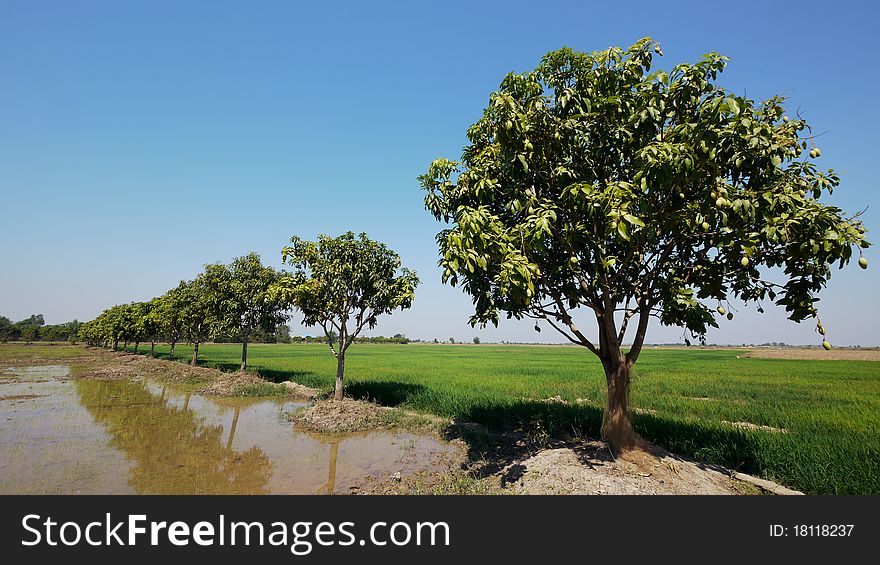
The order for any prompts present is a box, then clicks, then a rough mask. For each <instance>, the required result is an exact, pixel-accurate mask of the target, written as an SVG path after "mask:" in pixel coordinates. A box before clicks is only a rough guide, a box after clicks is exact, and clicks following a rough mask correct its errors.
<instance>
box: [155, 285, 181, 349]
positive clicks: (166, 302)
mask: <svg viewBox="0 0 880 565" xmlns="http://www.w3.org/2000/svg"><path fill="white" fill-rule="evenodd" d="M185 286H186V283H185V282H183V281H181V283H180V285H178V286H177V287H175V288H172V289H171V290H169V291H168V292H166V293H165V294H163V295H162V296H160V297H159V298H157V299H155V301H156V304H155V306H154V307H153V310H152V311H151V312H150V316H151V317H152V318H153V319H154V320H155V322H156V323H158V325H159V333H160V334H162V335H164V336H165V337H166V338H168V344H169V346H170V349H169V351H168V359H171V360H172V361H173V360H174V346H175V345H177V342H178V341H179V340H180V338H181V337H183V318H182V315H181V313H182V312H183V309H184V307H185V306H186V303H185V301H186V293H185V292H184V290H183V288H185Z"/></svg>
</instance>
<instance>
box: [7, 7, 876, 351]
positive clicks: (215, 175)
mask: <svg viewBox="0 0 880 565" xmlns="http://www.w3.org/2000/svg"><path fill="white" fill-rule="evenodd" d="M877 21H880V13H878V8H876V7H875V6H874V5H873V3H867V2H853V3H851V4H848V3H846V2H838V3H834V4H833V5H832V4H828V3H827V2H826V3H812V2H804V1H801V2H791V3H785V2H774V3H767V2H760V3H759V2H756V3H748V2H737V3H719V4H718V5H717V6H713V5H712V4H711V3H708V2H694V3H684V2H683V3H675V2H646V3H619V2H617V3H591V2H543V3H535V2H528V3H521V2H513V1H505V2H474V1H470V2H460V3H459V2H442V3H440V2H434V3H425V4H419V3H412V2H407V3H400V4H393V3H382V2H370V3H350V4H347V3H341V2H321V3H308V4H305V3H304V4H302V5H298V4H296V3H294V2H265V1H252V2H217V1H212V2H193V1H185V2H180V1H177V2H140V3H135V2H115V1H107V2H92V1H80V2H60V1H55V2H41V1H35V0H28V1H20V2H19V1H13V2H11V1H9V0H0V77H2V78H0V196H2V200H0V202H2V221H3V227H4V229H3V233H4V238H3V245H2V246H0V265H2V271H0V314H2V315H6V316H8V317H10V318H13V319H16V320H17V319H21V318H24V317H26V316H28V315H30V314H31V313H43V314H44V315H45V316H46V319H47V321H49V322H62V321H66V320H68V319H71V318H78V319H80V320H85V319H89V318H91V317H93V316H95V315H96V314H97V313H98V312H100V310H101V309H103V308H105V307H107V306H110V305H113V304H116V303H120V302H127V301H131V300H143V299H148V298H150V297H152V296H155V295H158V294H161V293H162V292H164V291H165V290H166V289H168V288H170V287H172V286H174V285H175V284H176V283H177V281H178V280H180V279H182V278H191V277H192V276H194V275H195V274H196V273H197V272H198V271H199V270H200V269H201V267H202V265H203V264H205V263H208V262H213V261H217V260H224V261H225V260H229V259H231V258H232V257H234V256H237V255H241V254H244V253H246V252H248V251H251V250H254V251H257V252H259V253H261V254H262V256H263V258H264V260H265V261H266V262H269V263H272V264H275V265H277V266H280V249H281V247H282V246H283V245H284V244H285V243H287V241H288V240H289V238H290V236H291V235H293V234H298V235H301V236H303V237H309V238H311V237H314V236H315V235H317V234H318V233H330V234H338V233H340V232H343V231H347V230H349V229H351V230H354V231H356V232H357V231H366V232H367V233H369V234H370V235H371V236H372V237H373V238H375V239H379V240H381V241H384V242H386V243H387V244H388V245H389V246H391V247H392V248H393V249H395V250H397V251H398V252H399V253H400V254H401V256H402V258H403V261H404V263H405V264H407V265H409V266H411V267H413V268H415V269H416V270H417V271H418V272H419V274H420V276H421V279H422V281H423V283H422V286H421V287H420V288H419V290H418V292H417V297H416V303H415V305H414V307H413V309H412V310H410V311H408V312H405V313H401V314H396V315H394V316H393V317H390V318H387V319H385V320H383V321H382V322H380V325H379V326H378V327H377V329H376V332H375V333H382V334H386V335H390V334H393V333H397V332H404V333H406V334H407V335H409V336H411V337H417V338H423V339H432V338H434V337H437V338H439V339H447V338H448V337H450V336H451V337H455V338H456V339H457V340H462V339H467V340H469V339H470V338H472V337H474V336H480V337H482V338H483V339H484V340H501V339H507V340H523V341H538V340H551V341H557V340H558V338H557V337H556V336H555V335H553V334H552V333H551V331H550V330H549V329H548V330H545V331H544V332H542V333H541V334H536V333H535V332H534V331H533V330H532V329H531V327H532V325H531V324H526V323H521V324H519V323H511V322H507V323H505V322H503V323H502V324H501V326H500V327H499V328H498V329H491V328H490V329H487V330H479V329H472V328H470V327H469V326H468V325H467V318H468V316H469V314H470V313H471V307H470V300H469V299H468V298H467V297H466V296H465V295H463V294H462V293H461V291H459V290H458V289H454V288H450V287H444V286H443V285H441V283H440V272H439V270H438V269H437V267H436V260H437V252H436V246H435V243H434V234H435V233H436V232H437V230H438V229H439V228H440V226H439V224H436V223H435V222H434V221H433V219H432V218H431V217H430V216H429V214H428V213H427V212H425V211H424V209H423V206H422V193H421V192H420V190H419V187H418V183H417V181H416V177H417V176H418V175H419V174H421V173H422V172H424V170H425V169H426V167H427V165H428V164H429V163H430V161H431V160H432V159H434V158H436V157H440V156H445V157H451V158H457V157H458V156H459V154H460V151H461V148H462V146H463V145H464V144H465V135H464V134H465V131H466V129H467V127H468V126H469V125H470V124H471V123H473V122H474V121H475V120H476V119H477V118H478V116H479V115H480V113H481V111H482V109H483V108H484V106H485V104H486V101H487V99H488V95H489V93H490V92H492V91H493V90H494V89H496V88H497V86H498V84H499V83H500V81H501V79H502V78H503V77H504V75H505V74H506V73H507V72H509V71H512V70H516V71H526V70H529V69H531V68H533V67H534V66H535V65H536V64H537V63H538V61H539V60H540V58H541V56H542V55H543V54H545V53H546V52H548V51H551V50H553V49H556V48H558V47H561V46H564V45H567V46H571V47H573V48H576V49H580V50H584V51H592V50H595V49H602V48H605V47H608V46H609V45H624V46H626V45H629V44H631V43H632V42H634V41H635V40H637V39H638V38H640V37H643V36H648V35H649V36H651V37H653V38H654V39H656V40H658V41H660V42H661V44H662V46H663V50H664V52H665V57H663V58H661V59H660V60H659V65H660V66H662V67H670V66H672V65H674V64H676V63H678V62H682V61H694V60H696V59H697V58H698V57H699V56H700V55H701V54H703V53H705V52H708V51H718V52H720V53H723V54H725V55H728V56H729V57H731V59H732V60H731V62H730V65H729V67H728V71H727V72H726V73H725V74H724V75H723V76H722V77H721V80H720V82H721V83H722V84H723V85H725V86H726V87H728V88H729V89H731V90H733V91H735V92H737V93H745V94H747V95H748V96H750V97H752V98H756V99H760V98H765V97H768V96H770V95H773V94H784V95H786V96H788V97H789V98H790V101H789V104H790V107H791V108H792V110H794V109H796V108H800V109H801V111H802V112H803V113H804V115H805V116H806V117H807V119H808V120H809V121H810V123H811V124H812V125H813V126H814V128H815V129H816V131H818V132H824V133H823V135H822V136H821V137H820V138H819V139H818V140H817V141H818V143H819V145H820V146H821V147H822V150H823V153H822V155H823V156H822V164H823V165H825V166H827V167H833V168H835V169H837V170H838V171H840V172H841V175H842V178H843V183H842V186H841V188H840V189H839V191H838V192H837V193H835V195H834V197H833V198H832V201H833V202H834V203H836V204H838V205H840V206H841V207H843V208H844V209H847V210H850V211H855V210H860V209H862V208H864V207H866V206H869V209H868V211H867V212H866V213H865V215H864V218H865V221H866V224H867V226H868V228H869V230H872V233H875V232H873V230H877V229H880V221H878V220H880V215H878V208H880V201H878V196H877V194H878V190H877V181H876V179H875V177H876V175H875V174H874V172H873V167H874V166H876V162H877V151H878V142H877V131H878V125H880V124H878V121H880V120H878V111H877V106H876V104H877V96H878V94H877V93H878V91H880V84H878V82H880V81H878V78H877V72H876V69H877V67H876V53H877V48H876V44H875V42H874V41H873V37H874V36H875V29H874V28H875V24H876V22H877ZM870 239H872V240H874V241H877V240H878V237H877V236H876V235H873V236H872V237H870ZM875 255H876V253H875V252H874V248H872V249H869V250H868V251H867V253H866V256H867V257H868V258H869V260H870V261H871V262H872V266H871V268H869V269H868V270H867V271H861V270H860V269H858V268H857V267H856V266H855V265H851V266H850V267H849V268H847V269H845V270H844V271H841V272H835V274H834V277H833V278H832V281H831V284H830V286H829V288H828V289H827V291H826V292H825V293H824V294H823V295H822V298H823V300H822V303H821V304H822V305H823V311H822V317H823V321H824V323H825V326H826V328H828V330H829V335H830V337H831V339H832V341H833V342H834V343H837V344H841V345H844V344H862V345H868V344H873V345H877V344H880V332H878V331H877V327H878V324H877V321H876V320H877V319H878V314H880V306H878V300H877V296H876V294H875V290H876V289H877V288H878V286H880V277H878V275H877V272H878V270H877V269H878V266H880V258H877V259H876V260H875V257H874V256H875ZM295 331H297V332H299V331H300V330H299V329H298V328H295ZM680 337H681V331H680V330H677V329H664V328H659V327H654V328H652V330H651V331H650V333H649V336H648V340H649V341H655V342H665V341H678V340H679V339H680ZM708 337H709V340H710V341H716V342H719V343H743V342H747V343H759V342H765V341H786V342H789V343H815V342H816V339H815V334H814V333H813V332H812V325H811V324H801V325H800V326H798V325H796V324H792V323H790V322H787V321H785V319H784V316H783V315H782V314H781V313H780V312H768V313H767V314H765V315H763V316H761V315H759V314H756V313H754V314H750V313H747V312H741V313H739V314H738V315H737V318H736V319H735V321H734V322H732V323H725V324H722V329H720V330H715V331H713V332H712V333H710V335H709V336H708Z"/></svg>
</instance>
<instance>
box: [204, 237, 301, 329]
mask: <svg viewBox="0 0 880 565" xmlns="http://www.w3.org/2000/svg"><path fill="white" fill-rule="evenodd" d="M205 281H206V283H207V288H208V292H209V293H210V294H212V295H213V296H215V297H216V308H217V313H216V321H215V328H214V329H215V333H216V334H217V335H223V336H234V337H236V338H238V339H241V340H243V341H248V340H249V338H250V336H251V334H253V333H254V332H255V331H257V330H262V331H264V332H267V333H269V332H274V331H275V330H276V328H277V327H278V326H279V325H280V324H283V323H284V322H285V321H286V320H287V315H286V314H285V311H286V310H287V309H288V308H289V307H290V304H289V303H288V302H285V301H284V300H283V299H282V297H281V296H280V295H279V294H278V293H273V292H270V290H271V289H272V288H273V286H274V285H276V284H277V283H278V282H279V274H278V273H276V272H275V269H273V268H272V267H268V266H264V265H263V264H262V263H261V262H260V256H259V255H257V254H256V253H249V254H248V255H245V256H243V257H237V258H236V259H233V261H232V262H231V263H230V264H229V265H223V264H216V265H208V267H206V269H205Z"/></svg>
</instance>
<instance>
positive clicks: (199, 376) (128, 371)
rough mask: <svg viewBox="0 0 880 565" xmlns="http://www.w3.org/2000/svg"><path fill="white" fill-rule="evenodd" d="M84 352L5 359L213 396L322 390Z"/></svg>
mask: <svg viewBox="0 0 880 565" xmlns="http://www.w3.org/2000/svg"><path fill="white" fill-rule="evenodd" d="M82 351H83V353H82V355H77V356H75V357H63V358H58V359H53V358H51V356H44V357H41V358H35V359H28V360H19V361H21V362H15V361H16V360H4V361H3V362H4V363H7V364H9V365H10V366H19V365H25V364H31V365H45V364H50V363H57V364H59V365H67V366H71V367H72V368H73V369H74V373H73V374H74V376H75V377H76V378H85V379H108V380H113V379H139V378H144V377H149V378H153V379H156V380H158V381H161V382H170V383H177V384H181V385H186V386H192V387H195V388H196V390H197V391H198V392H199V393H201V394H205V395H209V396H292V397H298V398H314V397H315V396H317V394H318V391H316V390H315V389H312V388H309V387H306V386H303V385H300V384H297V383H292V382H287V383H272V382H269V381H266V380H265V379H263V378H261V377H260V376H259V375H257V374H255V373H252V372H249V371H245V372H231V373H227V372H223V371H220V370H218V369H213V368H209V367H198V366H197V367H193V366H191V365H189V364H186V363H180V362H177V361H169V360H166V359H157V358H155V357H149V356H147V355H138V354H133V353H125V352H121V351H108V350H106V349H101V348H97V347H86V348H83V350H82Z"/></svg>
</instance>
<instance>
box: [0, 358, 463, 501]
mask: <svg viewBox="0 0 880 565" xmlns="http://www.w3.org/2000/svg"><path fill="white" fill-rule="evenodd" d="M68 375H69V370H68V368H67V367H62V366H45V367H26V368H16V369H5V370H2V371H0V383H2V386H0V493H2V494H80V493H81V494H130V493H138V494H270V493H278V494H318V493H347V492H349V490H350V488H351V487H354V486H356V485H358V484H360V483H362V482H363V480H364V479H365V478H368V477H372V478H382V477H388V476H389V475H391V474H392V473H395V472H397V471H400V472H402V473H403V474H408V473H413V472H415V471H418V470H430V469H435V468H440V467H442V466H443V463H442V462H443V461H444V460H449V457H448V456H451V455H453V453H454V448H453V447H452V446H450V445H449V444H447V443H445V442H441V441H439V440H436V439H434V438H431V437H427V436H421V435H418V434H413V433H409V432H370V433H361V434H350V435H343V436H323V435H315V434H309V433H305V432H301V431H298V430H296V429H295V428H294V426H293V424H291V423H290V422H289V421H288V420H287V418H286V414H287V413H288V412H290V411H292V410H295V409H297V408H300V407H303V406H305V404H302V403H297V402H292V401H289V400H265V399H259V400H249V399H215V398H206V397H202V396H199V395H197V394H192V393H187V392H184V391H181V390H176V389H172V388H170V387H163V386H161V385H158V384H156V383H152V382H149V381H143V382H135V381H129V380H85V379H82V380H80V379H69V378H67V376H68Z"/></svg>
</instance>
